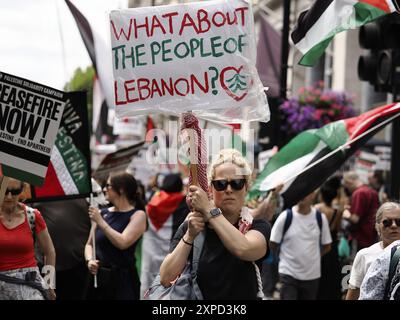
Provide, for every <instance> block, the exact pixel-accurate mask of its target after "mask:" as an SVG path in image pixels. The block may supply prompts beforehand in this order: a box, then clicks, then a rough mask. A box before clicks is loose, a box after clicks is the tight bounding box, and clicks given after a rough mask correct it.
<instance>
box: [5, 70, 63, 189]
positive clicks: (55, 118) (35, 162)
mask: <svg viewBox="0 0 400 320" xmlns="http://www.w3.org/2000/svg"><path fill="white" fill-rule="evenodd" d="M65 103H66V96H65V93H64V92H62V91H59V90H56V89H53V88H50V87H47V86H44V85H41V84H38V83H35V82H32V81H29V80H26V79H23V78H19V77H16V76H13V75H10V74H7V73H4V72H0V163H1V165H2V171H3V174H4V175H5V176H7V177H12V178H16V179H19V180H22V181H26V182H29V183H30V184H33V185H41V184H42V183H43V181H44V177H45V176H46V171H47V167H48V165H49V161H50V156H51V151H52V148H53V145H54V140H55V138H56V135H57V131H58V128H59V126H60V121H61V118H62V115H63V111H64V106H65Z"/></svg>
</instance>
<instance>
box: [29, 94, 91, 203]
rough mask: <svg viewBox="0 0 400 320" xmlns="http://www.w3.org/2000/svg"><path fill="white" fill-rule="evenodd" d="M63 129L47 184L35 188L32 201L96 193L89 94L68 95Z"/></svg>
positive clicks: (32, 192) (61, 126)
mask: <svg viewBox="0 0 400 320" xmlns="http://www.w3.org/2000/svg"><path fill="white" fill-rule="evenodd" d="M65 94H66V95H67V98H68V101H67V104H66V105H65V108H64V113H63V116H62V119H61V123H60V128H59V129H58V133H57V137H56V140H55V143H54V148H53V151H52V153H51V158H50V163H49V166H48V169H47V174H46V178H45V181H44V183H43V185H42V186H40V187H39V186H35V187H33V188H31V195H30V198H31V199H28V201H30V202H32V201H45V200H61V199H62V200H65V199H70V198H79V197H87V196H88V195H89V193H90V192H91V191H92V185H91V181H90V179H91V166H90V162H91V161H90V160H91V157H90V142H89V140H90V137H89V122H88V114H87V113H88V111H87V99H86V92H66V93H65Z"/></svg>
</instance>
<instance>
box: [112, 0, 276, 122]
mask: <svg viewBox="0 0 400 320" xmlns="http://www.w3.org/2000/svg"><path fill="white" fill-rule="evenodd" d="M110 31H111V47H112V48H111V50H112V64H113V73H114V83H113V87H114V102H115V110H116V115H117V117H119V118H121V117H125V116H135V115H139V114H149V113H155V112H163V113H173V114H176V115H180V114H182V113H183V112H187V111H193V112H194V113H195V114H198V115H200V116H203V115H207V114H208V113H212V112H217V113H218V112H219V114H220V117H219V119H217V120H221V121H228V122H231V123H232V122H237V121H238V120H239V121H240V120H260V121H263V120H264V121H268V117H269V110H268V104H267V99H266V95H265V93H264V87H263V85H262V84H261V81H260V79H259V77H258V74H257V70H256V68H255V61H256V51H257V50H256V45H255V34H254V21H253V13H252V10H251V4H249V2H248V1H244V0H229V1H228V0H217V1H202V2H196V3H187V4H178V5H169V6H157V7H148V8H135V9H125V10H116V11H112V12H111V14H110ZM214 118H215V117H214ZM217 118H218V115H217Z"/></svg>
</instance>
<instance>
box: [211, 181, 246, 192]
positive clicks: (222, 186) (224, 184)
mask: <svg viewBox="0 0 400 320" xmlns="http://www.w3.org/2000/svg"><path fill="white" fill-rule="evenodd" d="M211 183H212V185H213V187H214V188H215V190H217V191H224V190H226V189H227V188H228V185H230V186H231V188H232V189H233V190H237V191H239V190H242V189H243V187H244V185H245V184H246V179H232V180H230V181H228V180H226V179H222V180H213V181H211Z"/></svg>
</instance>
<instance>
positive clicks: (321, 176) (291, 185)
mask: <svg viewBox="0 0 400 320" xmlns="http://www.w3.org/2000/svg"><path fill="white" fill-rule="evenodd" d="M398 116H400V103H395V104H389V105H385V106H381V107H378V108H375V109H373V110H370V111H368V112H366V113H363V114H362V115H360V116H358V117H354V118H349V119H345V120H340V121H335V122H332V123H330V124H327V125H325V126H324V127H322V128H320V129H312V130H307V131H304V132H302V133H300V134H299V135H297V136H296V137H295V138H293V139H292V140H291V141H290V142H289V143H288V144H287V145H286V146H284V147H283V148H282V149H281V150H280V151H279V152H278V153H277V154H275V155H274V156H273V157H272V158H271V159H270V160H269V161H268V163H267V165H266V166H265V168H264V170H263V171H262V172H261V173H260V175H259V176H258V177H257V179H256V181H255V183H254V184H253V186H252V188H251V189H250V191H249V194H248V200H251V199H254V198H256V197H258V196H261V195H263V194H264V193H265V192H266V191H268V190H270V189H272V188H274V187H275V186H276V185H277V184H278V183H280V182H285V186H284V188H283V190H282V192H281V195H282V197H283V198H284V200H285V207H290V206H293V205H295V204H296V203H297V202H298V201H299V200H301V199H302V198H304V197H305V196H307V195H308V194H310V193H311V192H312V191H313V190H315V189H316V188H318V187H319V186H321V185H322V184H323V183H324V182H325V181H326V180H327V179H328V178H329V177H330V176H331V175H332V174H333V173H334V172H335V171H336V170H338V169H339V168H340V167H341V165H342V164H343V163H344V162H345V161H346V160H347V159H348V158H349V157H350V156H352V155H353V154H354V153H355V152H356V151H357V149H359V148H360V147H361V146H363V145H364V144H365V143H366V142H367V141H368V139H370V138H371V137H372V136H374V135H375V134H376V133H377V132H378V131H379V130H381V129H382V128H383V127H384V126H385V125H387V124H388V123H390V122H391V121H393V120H394V119H395V118H398ZM367 131H368V133H367ZM334 150H336V152H334ZM329 153H331V155H330V156H327V155H328V154H329ZM325 156H327V157H326V158H324V157H325ZM322 158H324V159H322ZM319 160H320V161H319ZM315 162H318V163H317V164H315V165H314V166H312V167H311V168H309V169H308V170H304V169H305V168H307V167H308V166H310V165H311V164H313V163H315ZM303 171H304V172H303Z"/></svg>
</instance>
